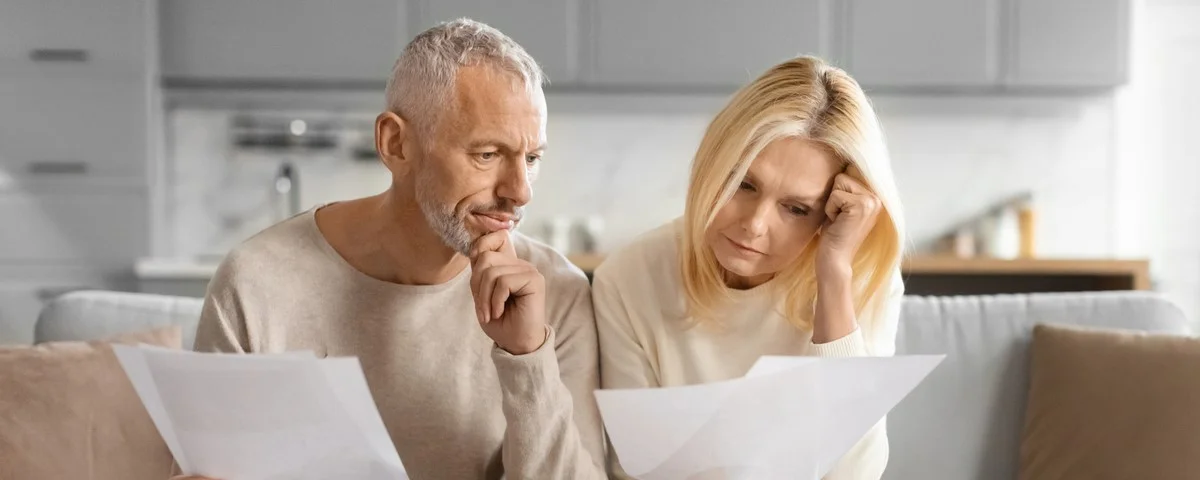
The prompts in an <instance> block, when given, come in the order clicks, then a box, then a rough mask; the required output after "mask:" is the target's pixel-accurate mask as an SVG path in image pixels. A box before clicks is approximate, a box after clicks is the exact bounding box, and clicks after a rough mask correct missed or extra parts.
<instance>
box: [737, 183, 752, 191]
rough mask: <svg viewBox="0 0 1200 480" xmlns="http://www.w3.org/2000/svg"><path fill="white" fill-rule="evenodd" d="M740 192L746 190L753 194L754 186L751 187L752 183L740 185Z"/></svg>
mask: <svg viewBox="0 0 1200 480" xmlns="http://www.w3.org/2000/svg"><path fill="white" fill-rule="evenodd" d="M738 190H745V191H747V192H753V191H754V185H751V184H750V182H742V184H741V185H738Z"/></svg>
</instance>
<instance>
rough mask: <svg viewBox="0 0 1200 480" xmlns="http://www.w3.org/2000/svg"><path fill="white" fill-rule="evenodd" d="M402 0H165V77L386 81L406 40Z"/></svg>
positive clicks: (161, 21) (186, 79) (161, 13)
mask: <svg viewBox="0 0 1200 480" xmlns="http://www.w3.org/2000/svg"><path fill="white" fill-rule="evenodd" d="M406 10H407V7H406V2H404V1H403V0H342V1H337V2H331V1H328V0H254V1H246V0H203V1H194V0H163V1H162V3H161V11H160V25H161V29H160V31H161V34H160V36H161V38H162V46H161V50H162V53H161V60H162V72H163V76H164V77H166V79H167V80H168V84H170V82H171V81H176V82H178V81H185V82H186V81H188V80H191V81H196V80H199V81H210V80H240V81H250V82H261V81H267V82H288V83H297V82H299V83H304V82H329V83H334V84H338V83H339V82H344V83H350V84H357V83H363V82H366V83H370V84H372V85H374V84H376V83H378V84H379V85H382V82H384V81H386V80H387V78H388V75H389V74H390V72H391V67H392V64H393V63H394V62H395V60H396V57H397V56H398V55H399V53H400V51H401V49H403V47H404V45H405V44H406V43H407V42H408V40H409V32H408V31H407V29H406V28H404V26H405V25H406V23H407V11H406Z"/></svg>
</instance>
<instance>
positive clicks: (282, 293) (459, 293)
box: [196, 210, 604, 479]
mask: <svg viewBox="0 0 1200 480" xmlns="http://www.w3.org/2000/svg"><path fill="white" fill-rule="evenodd" d="M314 212H315V210H312V211H309V212H306V213H303V214H301V215H298V216H296V217H293V218H291V219H289V220H287V221H284V222H282V223H280V224H278V225H275V226H273V227H271V228H269V229H267V230H265V231H263V232H262V233H260V234H258V235H257V236H255V237H253V238H251V239H250V240H248V241H247V242H245V243H244V244H242V245H241V246H239V247H237V248H236V249H234V250H233V252H231V253H230V254H229V256H228V257H227V258H226V259H225V261H224V262H223V263H222V264H221V266H220V268H219V269H218V270H217V274H216V276H215V277H214V278H213V280H212V282H211V283H210V284H209V289H208V295H207V298H206V299H205V302H204V310H203V313H202V316H201V319H200V326H199V329H198V331H197V334H196V350H198V351H222V352H264V353H266V352H282V351H287V350H311V351H314V352H316V353H317V355H318V356H357V357H358V358H359V360H360V362H361V364H362V367H363V373H364V374H365V375H366V379H367V384H368V386H369V387H370V390H371V394H372V396H373V397H374V399H375V403H376V405H377V406H378V408H379V413H380V415H381V416H382V418H383V423H384V426H385V427H386V428H387V430H388V433H389V434H390V436H391V438H392V442H393V443H394V444H395V446H396V450H397V451H398V452H399V454H400V459H401V461H402V462H404V466H405V467H406V468H407V470H408V473H409V475H410V477H411V478H414V479H426V478H434V479H440V478H455V479H458V478H462V479H476V478H477V479H498V478H502V477H504V478H508V479H527V478H536V479H541V478H572V479H594V478H603V476H604V472H603V467H602V460H601V459H602V458H603V455H604V453H603V441H602V438H603V437H602V433H601V432H602V430H601V425H600V417H599V413H598V411H597V409H596V406H595V400H594V398H593V396H592V391H593V390H595V388H596V387H597V385H598V382H599V379H598V373H597V356H596V355H597V353H596V329H595V323H594V320H593V316H592V306H591V301H590V297H589V295H588V284H587V279H586V277H584V276H583V273H582V272H580V271H579V269H577V268H575V267H574V266H573V265H571V264H570V263H569V262H568V261H567V260H566V259H565V258H563V257H562V256H561V255H559V254H557V253H555V252H554V251H552V250H551V249H550V248H549V247H546V246H544V245H541V244H537V243H535V242H532V241H530V240H528V239H527V238H525V237H523V236H520V235H515V236H514V237H513V243H514V244H515V247H516V251H517V255H518V256H519V257H521V258H522V259H525V260H527V261H529V262H532V263H533V264H534V265H536V266H537V267H538V270H540V271H541V272H542V274H543V275H544V276H545V277H546V289H547V299H546V316H547V322H548V323H549V324H550V327H551V329H552V331H551V333H550V337H549V338H548V339H547V341H546V343H545V345H543V347H542V348H541V349H539V350H537V351H535V352H532V353H530V354H528V355H521V356H513V355H510V354H508V353H507V352H505V351H503V350H501V349H499V348H497V347H495V344H494V343H493V342H492V340H491V339H489V338H488V337H487V335H486V334H484V333H483V330H482V329H480V328H479V325H478V323H477V322H476V320H475V313H474V307H473V305H474V301H473V299H472V296H471V288H470V268H469V267H468V268H467V269H465V270H464V271H463V272H462V273H461V274H459V275H458V276H457V277H456V278H454V279H453V280H450V281H449V282H447V283H445V284H441V285H429V286H413V285H398V284H394V283H388V282H383V281H380V280H376V279H374V278H371V277H368V276H367V275H365V274H363V273H361V272H359V271H358V270H356V269H354V268H353V267H351V266H350V264H348V263H347V262H346V261H345V260H344V259H343V258H342V257H341V256H340V255H339V254H338V253H337V252H336V251H335V250H334V249H333V247H332V246H331V245H329V243H328V242H326V240H325V237H324V236H323V235H322V234H321V232H320V231H319V229H318V228H317V225H316V220H315V216H314ZM264 461H268V459H264ZM199 473H203V472H199Z"/></svg>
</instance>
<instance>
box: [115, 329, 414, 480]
mask: <svg viewBox="0 0 1200 480" xmlns="http://www.w3.org/2000/svg"><path fill="white" fill-rule="evenodd" d="M113 351H114V353H116V356H117V359H118V360H119V361H120V363H121V366H122V368H124V370H125V373H126V374H127V375H128V377H129V379H130V381H131V382H132V383H133V387H134V390H136V391H137V394H138V397H139V398H141V400H142V404H143V405H145V407H146V411H147V412H149V414H150V418H151V419H152V420H153V421H154V424H155V426H156V427H157V428H158V431H159V433H160V434H162V437H163V440H165V441H166V444H167V447H168V448H170V450H171V453H172V454H173V455H174V456H175V459H176V461H177V462H178V463H179V466H180V468H181V469H182V470H183V472H184V473H186V474H191V475H204V476H208V477H213V478H219V479H222V480H310V479H311V480H318V479H328V478H339V479H353V480H359V479H361V480H395V479H406V478H408V477H407V475H405V473H404V466H403V465H402V464H401V462H400V457H399V455H398V454H397V453H396V449H395V447H394V446H393V445H392V441H391V438H390V437H389V436H388V434H387V430H386V429H385V428H384V426H383V420H382V419H381V418H380V417H379V412H378V410H376V408H375V402H374V401H373V400H372V398H371V393H370V391H369V390H368V389H367V382H366V379H365V377H363V373H362V368H361V366H360V365H359V363H358V360H357V359H355V358H328V359H321V360H318V359H316V358H315V357H314V356H313V355H312V354H311V353H286V354H278V355H237V354H212V353H194V352H186V351H179V350H167V349H161V348H153V347H144V346H141V347H130V346H119V345H118V346H114V347H113Z"/></svg>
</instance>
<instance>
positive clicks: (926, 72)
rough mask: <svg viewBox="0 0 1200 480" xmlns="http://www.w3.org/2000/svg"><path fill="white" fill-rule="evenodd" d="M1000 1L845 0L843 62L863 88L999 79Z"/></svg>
mask: <svg viewBox="0 0 1200 480" xmlns="http://www.w3.org/2000/svg"><path fill="white" fill-rule="evenodd" d="M1000 1H1001V0H905V1H896V0H847V1H846V2H844V4H843V5H842V8H845V9H846V12H845V16H844V18H845V23H844V25H845V33H844V35H843V38H844V42H845V43H844V45H843V47H842V51H843V52H844V54H845V62H844V63H843V66H844V67H845V68H846V70H847V71H848V72H850V74H851V75H853V76H854V77H855V79H857V80H858V81H859V83H861V84H862V85H863V86H864V87H865V88H868V89H869V88H872V87H883V88H891V87H895V88H910V87H912V88H922V87H981V86H990V85H995V84H996V83H997V82H998V81H999V79H1000V20H999V19H1000V13H1001V9H1000Z"/></svg>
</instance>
